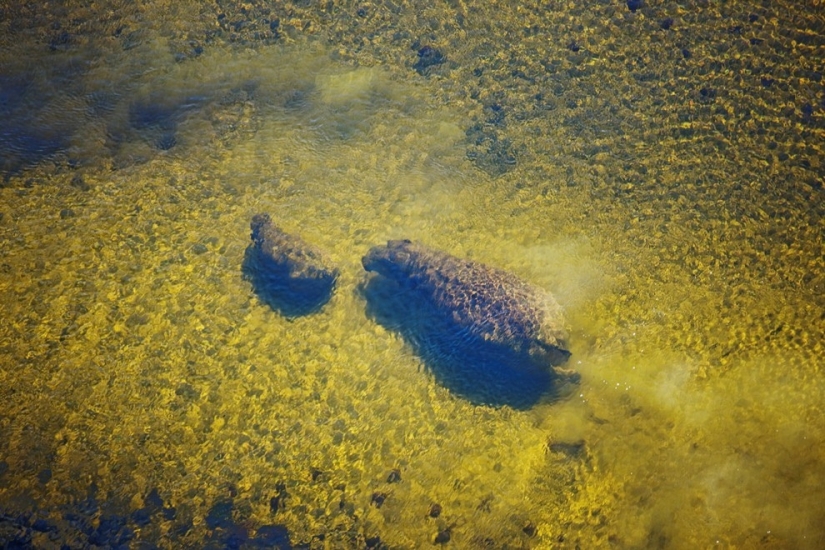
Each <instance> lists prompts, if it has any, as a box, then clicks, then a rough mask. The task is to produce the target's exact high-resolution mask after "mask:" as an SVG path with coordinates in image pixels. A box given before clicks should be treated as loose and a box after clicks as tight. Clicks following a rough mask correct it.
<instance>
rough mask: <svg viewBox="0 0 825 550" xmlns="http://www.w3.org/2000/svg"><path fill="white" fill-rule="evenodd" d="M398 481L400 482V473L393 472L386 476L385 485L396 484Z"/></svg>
mask: <svg viewBox="0 0 825 550" xmlns="http://www.w3.org/2000/svg"><path fill="white" fill-rule="evenodd" d="M399 481H401V472H400V471H398V470H393V471H392V472H390V475H388V476H387V483H398V482H399Z"/></svg>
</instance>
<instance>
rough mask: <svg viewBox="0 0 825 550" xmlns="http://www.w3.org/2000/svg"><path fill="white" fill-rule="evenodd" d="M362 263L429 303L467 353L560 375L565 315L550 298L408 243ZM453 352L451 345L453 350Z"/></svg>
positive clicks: (497, 272)
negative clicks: (499, 353)
mask: <svg viewBox="0 0 825 550" xmlns="http://www.w3.org/2000/svg"><path fill="white" fill-rule="evenodd" d="M362 263H363V265H364V269H366V270H367V271H374V272H377V273H379V274H380V275H382V276H384V277H386V278H388V279H392V280H393V281H395V282H396V283H398V285H400V288H403V289H405V290H404V292H408V293H409V295H410V296H413V297H416V298H418V299H421V300H424V301H426V302H427V303H428V304H429V305H430V306H431V308H432V309H433V310H434V311H436V312H438V313H439V316H440V318H441V319H443V323H444V324H443V326H446V327H448V329H449V330H451V331H453V333H454V334H455V338H454V339H453V341H452V342H455V343H456V344H457V345H460V346H464V349H466V350H470V351H472V350H475V349H478V348H479V347H482V348H484V349H493V350H505V351H506V352H508V354H509V355H508V356H510V357H515V358H516V359H517V360H516V361H511V364H518V365H525V364H527V365H532V366H536V365H538V366H539V368H543V369H546V370H548V371H550V372H551V373H555V374H561V375H564V376H565V377H567V378H570V373H569V371H566V370H563V369H556V368H554V367H556V366H557V365H561V364H562V363H564V362H566V361H567V359H568V358H569V357H570V352H569V351H568V350H567V344H566V331H565V323H564V319H563V316H562V310H561V307H560V306H559V304H558V303H557V302H556V300H555V299H554V298H553V296H552V295H550V293H549V292H547V291H545V290H543V289H541V288H538V287H536V286H533V285H530V284H529V283H527V282H525V281H523V280H521V279H519V278H518V277H516V276H515V275H513V274H512V273H508V272H506V271H503V270H501V269H496V268H493V267H489V266H486V265H484V264H481V263H478V262H473V261H469V260H464V259H461V258H457V257H455V256H451V255H450V254H447V253H445V252H441V251H438V250H434V249H431V248H428V247H427V246H424V245H422V244H418V243H413V242H411V241H408V240H394V241H389V242H387V244H386V245H382V246H376V247H374V248H372V249H371V250H370V251H369V252H368V253H367V255H366V256H364V257H363V259H362ZM449 346H450V347H453V343H450V344H449Z"/></svg>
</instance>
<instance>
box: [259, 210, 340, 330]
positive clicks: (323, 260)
mask: <svg viewBox="0 0 825 550" xmlns="http://www.w3.org/2000/svg"><path fill="white" fill-rule="evenodd" d="M250 228H251V229H252V235H251V237H252V246H251V247H250V248H249V249H248V250H247V257H246V259H245V261H244V271H245V273H246V274H247V276H248V277H249V279H250V280H251V281H252V283H253V286H254V287H255V291H256V292H257V293H258V294H259V296H261V298H262V299H263V300H264V301H265V302H267V303H269V304H270V305H271V306H272V307H273V308H275V309H278V310H279V311H281V312H282V313H284V314H285V315H288V316H295V315H303V314H306V313H311V312H312V311H315V310H317V309H318V308H320V307H321V306H322V305H324V304H325V303H326V302H327V301H328V300H329V298H330V297H331V295H332V291H333V288H334V286H335V281H336V280H337V279H338V274H339V272H338V269H337V268H336V267H335V266H334V265H333V264H332V262H331V260H330V259H329V258H328V256H327V255H326V254H325V253H324V252H323V251H321V250H320V249H319V248H317V247H315V246H313V245H311V244H309V243H307V242H306V241H304V240H303V239H302V238H301V237H299V236H297V235H292V234H289V233H285V232H284V231H282V230H281V229H280V228H279V227H278V226H276V225H275V224H274V223H272V219H271V218H270V217H269V215H268V214H257V215H255V216H254V217H253V218H252V222H251V224H250Z"/></svg>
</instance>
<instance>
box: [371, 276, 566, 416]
mask: <svg viewBox="0 0 825 550" xmlns="http://www.w3.org/2000/svg"><path fill="white" fill-rule="evenodd" d="M360 290H361V293H362V295H363V296H364V298H365V299H366V302H367V315H368V316H369V317H370V318H371V319H373V320H375V321H376V322H377V323H378V324H380V325H381V326H383V327H384V328H386V329H388V330H391V331H393V332H397V333H399V334H400V335H401V336H402V337H403V338H404V340H405V341H406V342H407V343H408V344H409V345H410V346H412V348H413V350H414V351H415V353H416V354H417V355H418V356H419V357H420V358H421V359H422V360H423V361H424V364H425V365H426V367H427V369H428V370H429V371H430V372H431V373H432V374H433V376H434V377H435V379H436V381H438V383H439V384H441V385H442V386H444V387H446V388H447V389H449V390H450V391H451V392H453V393H455V394H456V395H459V396H461V397H463V398H464V399H467V400H468V401H470V402H471V403H474V404H478V405H490V406H494V407H501V406H510V407H513V408H515V409H521V410H526V409H529V408H530V407H532V406H534V405H536V404H537V403H538V402H540V401H542V400H554V399H558V398H559V397H561V396H562V394H563V393H564V392H563V390H564V389H565V387H566V386H568V385H569V384H568V381H567V380H563V379H562V378H560V377H559V376H557V375H556V373H554V372H553V371H552V370H550V369H549V367H548V366H545V365H539V364H536V361H535V360H534V359H531V358H530V357H529V355H527V354H525V353H517V352H515V351H513V350H512V349H510V348H508V347H507V346H503V345H501V344H497V343H494V342H489V341H485V340H483V339H481V338H477V337H475V336H473V335H471V334H468V333H467V332H466V331H463V330H462V331H459V330H456V327H455V325H454V324H453V323H450V322H449V319H446V318H445V316H444V314H443V312H440V311H438V310H437V309H436V308H435V307H433V306H432V305H431V304H429V302H428V301H427V300H424V299H421V297H420V296H418V295H416V293H415V290H414V289H410V288H408V287H404V286H403V285H400V284H398V283H396V282H395V281H393V280H392V279H389V278H387V277H384V276H381V275H376V276H372V277H370V278H369V279H368V280H367V281H366V282H365V283H363V284H362V286H361V288H360Z"/></svg>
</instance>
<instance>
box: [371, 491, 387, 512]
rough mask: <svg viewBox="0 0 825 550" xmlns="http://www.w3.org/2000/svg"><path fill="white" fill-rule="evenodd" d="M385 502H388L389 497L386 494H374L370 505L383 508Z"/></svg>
mask: <svg viewBox="0 0 825 550" xmlns="http://www.w3.org/2000/svg"><path fill="white" fill-rule="evenodd" d="M385 500H387V495H386V494H385V493H379V492H375V493H373V494H372V498H371V499H370V504H375V507H376V508H381V506H383V505H384V501H385Z"/></svg>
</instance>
